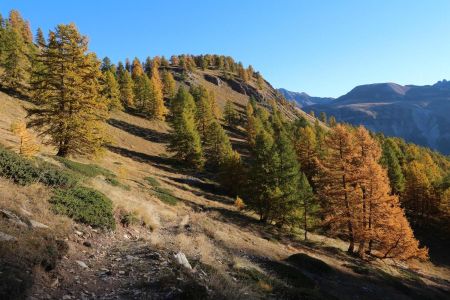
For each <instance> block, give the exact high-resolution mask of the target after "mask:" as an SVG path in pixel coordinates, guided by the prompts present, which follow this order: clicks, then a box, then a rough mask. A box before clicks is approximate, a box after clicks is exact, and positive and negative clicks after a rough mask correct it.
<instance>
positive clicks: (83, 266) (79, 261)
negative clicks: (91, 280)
mask: <svg viewBox="0 0 450 300" xmlns="http://www.w3.org/2000/svg"><path fill="white" fill-rule="evenodd" d="M76 263H77V264H78V265H79V266H80V267H82V268H83V269H89V267H88V266H87V265H86V264H85V263H84V262H82V261H81V260H77V261H76Z"/></svg>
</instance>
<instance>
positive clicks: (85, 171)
mask: <svg viewBox="0 0 450 300" xmlns="http://www.w3.org/2000/svg"><path fill="white" fill-rule="evenodd" d="M55 159H56V160H58V161H59V162H60V163H62V164H63V165H64V166H65V167H66V168H68V169H70V170H72V171H74V172H77V173H79V174H81V175H84V176H86V177H90V178H91V177H95V176H98V175H103V176H105V177H106V178H115V177H116V175H115V174H114V173H113V172H111V171H110V170H108V169H105V168H102V167H100V166H97V165H94V164H83V163H79V162H76V161H73V160H69V159H67V158H64V157H55Z"/></svg>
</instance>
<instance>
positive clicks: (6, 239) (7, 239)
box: [0, 231, 17, 242]
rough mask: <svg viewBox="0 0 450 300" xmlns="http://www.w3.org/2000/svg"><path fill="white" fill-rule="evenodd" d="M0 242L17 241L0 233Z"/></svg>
mask: <svg viewBox="0 0 450 300" xmlns="http://www.w3.org/2000/svg"><path fill="white" fill-rule="evenodd" d="M0 241H5V242H15V241H17V239H16V238H15V237H13V236H12V235H9V234H6V233H3V232H1V231H0Z"/></svg>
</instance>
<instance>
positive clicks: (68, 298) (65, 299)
mask: <svg viewBox="0 0 450 300" xmlns="http://www.w3.org/2000/svg"><path fill="white" fill-rule="evenodd" d="M62 299H63V300H70V299H72V296H70V295H64V296H63V297H62Z"/></svg>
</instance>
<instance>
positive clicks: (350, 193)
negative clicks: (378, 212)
mask: <svg viewBox="0 0 450 300" xmlns="http://www.w3.org/2000/svg"><path fill="white" fill-rule="evenodd" d="M326 143H327V146H328V152H329V153H328V155H327V156H326V157H325V159H323V160H322V161H321V176H320V177H319V178H320V179H319V182H318V185H319V186H320V189H319V197H320V198H321V199H324V200H325V204H324V207H326V209H325V221H326V222H327V223H328V224H329V225H330V226H331V228H332V229H333V230H335V231H337V232H342V233H346V234H347V237H348V240H349V242H350V243H349V247H348V252H349V253H353V252H354V249H355V237H356V236H355V235H356V232H355V228H356V224H355V218H354V214H353V213H354V211H353V207H355V202H356V201H358V193H357V192H355V185H356V180H355V168H354V165H353V159H354V157H355V156H356V155H357V154H356V149H355V147H354V144H353V140H352V135H351V133H350V132H349V130H348V129H347V128H346V127H344V126H342V125H337V126H336V127H334V128H333V130H332V131H331V132H330V133H329V134H328V136H327V138H326Z"/></svg>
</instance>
